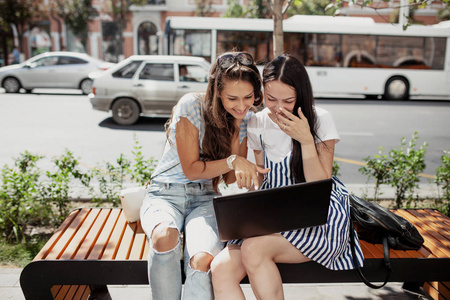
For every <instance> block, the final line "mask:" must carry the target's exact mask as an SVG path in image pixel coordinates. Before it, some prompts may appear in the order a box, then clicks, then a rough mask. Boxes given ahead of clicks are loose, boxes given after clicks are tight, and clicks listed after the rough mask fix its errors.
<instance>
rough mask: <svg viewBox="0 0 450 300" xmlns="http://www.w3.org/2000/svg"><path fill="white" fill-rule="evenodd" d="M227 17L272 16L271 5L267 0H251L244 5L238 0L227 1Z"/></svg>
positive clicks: (260, 17) (262, 17) (263, 17)
mask: <svg viewBox="0 0 450 300" xmlns="http://www.w3.org/2000/svg"><path fill="white" fill-rule="evenodd" d="M223 16H224V17H226V18H259V19H266V18H268V17H270V16H271V11H270V7H269V5H268V2H267V1H266V0H250V2H249V4H248V5H244V6H242V5H241V4H240V3H239V1H237V0H228V1H227V10H226V12H225V14H224V15H223Z"/></svg>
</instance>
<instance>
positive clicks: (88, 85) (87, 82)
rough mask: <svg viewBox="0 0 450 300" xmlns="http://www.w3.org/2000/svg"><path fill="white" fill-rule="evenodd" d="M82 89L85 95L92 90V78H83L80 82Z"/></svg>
mask: <svg viewBox="0 0 450 300" xmlns="http://www.w3.org/2000/svg"><path fill="white" fill-rule="evenodd" d="M80 89H81V91H82V92H83V94H84V95H87V94H89V93H90V92H92V79H88V78H87V79H83V81H81V83H80Z"/></svg>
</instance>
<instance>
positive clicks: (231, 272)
mask: <svg viewBox="0 0 450 300" xmlns="http://www.w3.org/2000/svg"><path fill="white" fill-rule="evenodd" d="M228 247H230V246H228ZM211 273H212V279H213V282H215V283H225V282H229V281H232V282H236V283H239V282H240V281H241V280H242V279H243V278H244V277H245V274H246V273H245V269H244V266H243V264H242V261H241V259H240V256H239V257H231V256H230V255H227V252H224V251H222V252H221V253H219V254H218V255H217V256H216V257H214V260H213V261H212V263H211Z"/></svg>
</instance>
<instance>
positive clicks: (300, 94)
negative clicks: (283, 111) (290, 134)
mask: <svg viewBox="0 0 450 300" xmlns="http://www.w3.org/2000/svg"><path fill="white" fill-rule="evenodd" d="M274 80H279V81H281V82H283V83H285V84H287V85H290V86H291V87H293V88H294V89H295V93H296V95H297V99H296V101H295V105H294V111H293V112H292V113H293V114H294V115H295V116H297V117H298V108H299V107H301V108H302V113H303V114H304V115H305V117H306V118H307V119H308V123H309V128H310V130H311V134H312V136H313V137H314V139H315V140H317V139H318V136H317V123H316V112H315V110H314V97H313V92H312V87H311V82H310V80H309V77H308V73H307V72H306V69H305V67H304V66H303V64H302V63H301V62H300V61H299V60H298V59H296V58H295V57H293V56H290V55H289V54H282V55H280V56H278V57H277V58H275V59H274V60H273V61H271V62H270V63H268V64H267V65H266V66H265V67H264V71H263V84H264V85H265V84H266V83H267V82H270V81H274ZM292 144H293V145H292V157H291V162H290V169H291V174H292V177H293V178H292V180H293V182H295V183H298V182H305V181H306V180H305V174H304V172H303V160H302V148H301V145H300V143H299V142H298V141H297V140H295V139H292Z"/></svg>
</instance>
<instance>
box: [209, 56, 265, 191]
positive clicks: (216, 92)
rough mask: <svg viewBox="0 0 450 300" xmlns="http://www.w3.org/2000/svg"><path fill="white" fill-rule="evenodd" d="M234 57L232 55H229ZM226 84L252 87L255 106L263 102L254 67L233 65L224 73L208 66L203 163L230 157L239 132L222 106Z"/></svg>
mask: <svg viewBox="0 0 450 300" xmlns="http://www.w3.org/2000/svg"><path fill="white" fill-rule="evenodd" d="M230 53H231V54H236V53H235V52H230ZM227 80H232V81H237V80H242V81H246V82H249V83H250V84H251V85H252V86H253V90H254V95H255V102H254V104H253V105H254V106H259V105H260V104H261V103H262V101H263V95H262V91H261V87H262V83H261V75H260V74H259V71H258V68H257V67H256V65H255V64H252V65H250V66H244V65H241V64H240V63H238V62H235V63H234V64H233V65H231V66H230V67H229V68H227V69H222V68H221V67H220V66H218V65H217V62H214V63H213V64H212V66H211V72H210V76H209V82H208V88H207V90H206V95H205V101H204V105H203V117H204V119H205V136H204V138H203V146H202V150H203V153H202V155H201V157H202V159H203V160H205V161H209V160H219V159H223V158H226V157H228V156H230V155H231V139H232V138H233V137H234V136H235V135H236V134H239V128H237V127H236V125H235V124H234V117H233V116H232V115H231V114H229V113H228V112H227V111H226V110H225V108H224V107H223V105H222V101H221V99H220V95H221V93H222V91H223V89H224V83H225V81H227ZM219 181H220V177H215V178H213V186H214V189H217V185H218V184H219Z"/></svg>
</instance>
